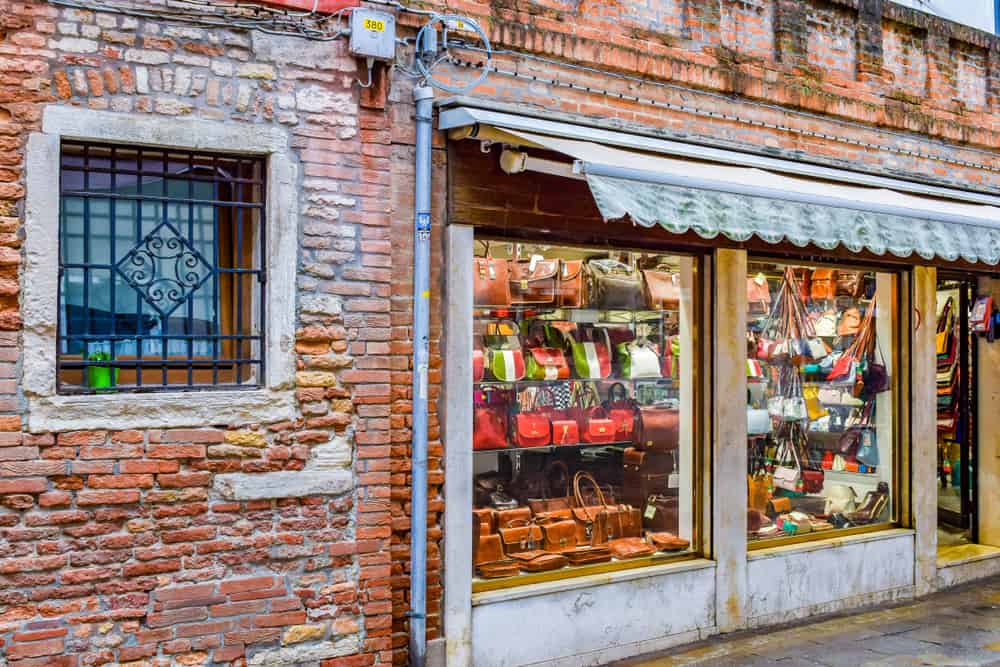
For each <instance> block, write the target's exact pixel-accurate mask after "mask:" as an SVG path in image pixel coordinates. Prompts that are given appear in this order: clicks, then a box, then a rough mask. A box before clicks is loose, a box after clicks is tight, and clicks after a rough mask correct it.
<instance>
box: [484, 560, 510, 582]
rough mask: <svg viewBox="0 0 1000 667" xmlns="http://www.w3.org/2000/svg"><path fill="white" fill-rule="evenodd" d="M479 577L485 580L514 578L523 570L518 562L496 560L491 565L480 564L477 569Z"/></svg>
mask: <svg viewBox="0 0 1000 667" xmlns="http://www.w3.org/2000/svg"><path fill="white" fill-rule="evenodd" d="M476 569H478V570H479V576H480V577H482V578H483V579H500V578H502V577H513V576H514V575H515V574H519V573H520V572H521V568H520V567H519V564H518V562H517V561H516V560H512V559H509V560H495V561H492V562H490V563H480V564H479V566H478V567H477V568H476Z"/></svg>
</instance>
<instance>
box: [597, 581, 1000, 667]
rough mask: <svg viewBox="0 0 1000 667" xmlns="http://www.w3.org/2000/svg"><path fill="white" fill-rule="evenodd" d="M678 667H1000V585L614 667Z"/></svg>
mask: <svg viewBox="0 0 1000 667" xmlns="http://www.w3.org/2000/svg"><path fill="white" fill-rule="evenodd" d="M674 665H712V666H713V667H716V666H718V667H730V666H732V667H736V666H739V667H743V666H744V665H752V666H757V665H778V666H779V667H814V666H816V665H824V666H826V667H841V666H845V667H846V666H850V667H862V666H868V665H871V666H875V665H879V666H881V665H891V666H893V667H902V666H906V667H909V666H912V665H949V666H964V665H998V666H1000V577H995V578H992V579H986V580H983V581H978V582H975V583H973V584H968V585H966V586H962V587H960V588H955V589H952V590H950V591H947V592H944V593H937V594H935V595H932V596H929V597H926V598H922V599H921V600H919V601H917V602H913V603H909V604H899V605H893V606H881V607H873V608H868V609H863V610H860V611H855V612H850V613H846V614H841V615H837V616H824V617H821V618H816V619H813V620H812V621H807V622H803V623H798V624H795V625H787V626H779V627H769V628H761V629H758V630H748V631H742V632H738V633H732V634H728V635H720V636H717V637H713V638H711V639H708V640H706V641H702V642H698V643H696V644H688V645H687V646H682V647H678V648H676V649H673V650H670V651H666V652H664V653H658V654H655V655H649V656H643V657H640V658H634V659H630V660H626V661H621V662H617V663H614V667H673V666H674Z"/></svg>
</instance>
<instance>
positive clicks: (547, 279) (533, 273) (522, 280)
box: [509, 255, 559, 306]
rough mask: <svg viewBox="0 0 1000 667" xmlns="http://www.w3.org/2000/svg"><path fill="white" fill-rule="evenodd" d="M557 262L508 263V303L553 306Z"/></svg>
mask: <svg viewBox="0 0 1000 667" xmlns="http://www.w3.org/2000/svg"><path fill="white" fill-rule="evenodd" d="M558 280H559V260H557V259H541V258H540V257H539V256H538V255H536V256H534V257H532V258H531V259H530V260H528V261H515V262H511V263H510V281H509V282H510V302H511V304H512V305H520V304H538V305H553V306H554V305H555V303H556V282H557V281H558Z"/></svg>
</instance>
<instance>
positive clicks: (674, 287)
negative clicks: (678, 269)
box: [642, 270, 681, 310]
mask: <svg viewBox="0 0 1000 667" xmlns="http://www.w3.org/2000/svg"><path fill="white" fill-rule="evenodd" d="M642 277H643V278H644V279H645V281H646V305H647V306H649V307H650V308H652V309H653V310H661V309H662V310H677V309H678V308H680V304H681V280H680V278H681V277H680V274H678V273H670V272H669V271H652V270H646V271H643V272H642Z"/></svg>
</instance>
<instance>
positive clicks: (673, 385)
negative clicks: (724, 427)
mask: <svg viewBox="0 0 1000 667" xmlns="http://www.w3.org/2000/svg"><path fill="white" fill-rule="evenodd" d="M473 273H474V281H475V290H474V291H475V304H474V310H473V312H474V326H473V335H474V340H475V343H474V346H473V347H474V353H473V354H474V357H473V364H472V366H473V374H474V378H473V379H474V389H475V391H474V395H473V396H472V399H471V400H472V404H473V405H472V410H473V443H472V446H473V461H474V493H473V496H474V498H473V502H474V507H473V510H472V511H473V517H472V518H473V533H474V539H473V546H474V564H473V566H474V570H475V577H476V579H475V587H476V589H477V590H484V589H487V588H491V587H498V586H505V585H509V584H520V583H525V582H528V581H533V580H539V579H546V578H560V577H567V576H576V575H580V574H587V573H592V572H595V571H605V570H607V569H614V568H627V567H635V566H639V565H644V564H650V563H657V562H662V561H663V560H666V559H671V558H675V557H677V556H684V555H690V554H692V553H694V552H695V551H696V550H697V548H698V546H699V544H698V539H699V525H698V523H699V522H698V520H697V517H698V516H699V512H698V509H697V505H698V503H697V494H696V487H698V480H699V475H698V473H697V471H698V469H699V461H698V452H699V451H700V444H701V443H700V442H699V437H700V436H699V434H700V433H701V432H702V431H703V430H704V429H699V428H698V426H697V424H698V417H697V410H696V408H695V406H697V405H699V404H700V403H699V401H698V399H697V392H698V386H697V379H696V378H697V373H696V370H697V366H698V364H697V363H696V359H695V350H700V349H701V346H699V345H697V344H696V343H697V341H696V339H695V337H696V331H697V326H696V321H697V319H698V318H697V313H698V310H697V304H696V295H697V294H698V293H699V290H698V289H697V285H698V283H699V278H700V276H699V271H698V262H697V260H696V259H695V258H692V257H686V256H679V255H667V254H650V253H644V252H631V251H619V250H611V251H609V249H608V248H606V247H605V248H584V247H570V246H552V245H537V244H530V243H512V242H505V241H493V242H487V241H484V240H479V241H478V243H477V255H476V257H475V259H474V267H473Z"/></svg>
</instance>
